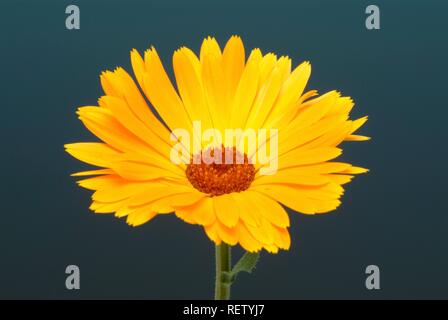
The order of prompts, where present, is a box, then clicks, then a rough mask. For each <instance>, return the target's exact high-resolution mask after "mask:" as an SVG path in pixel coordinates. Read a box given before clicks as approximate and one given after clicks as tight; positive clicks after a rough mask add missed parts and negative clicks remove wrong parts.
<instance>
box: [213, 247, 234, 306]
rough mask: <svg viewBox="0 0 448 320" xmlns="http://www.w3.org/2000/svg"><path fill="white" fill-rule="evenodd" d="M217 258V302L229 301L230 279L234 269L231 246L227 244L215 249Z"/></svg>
mask: <svg viewBox="0 0 448 320" xmlns="http://www.w3.org/2000/svg"><path fill="white" fill-rule="evenodd" d="M215 257H216V282H215V300H229V299H230V286H231V285H232V283H231V282H232V281H231V279H230V274H231V268H232V259H231V257H232V254H231V252H230V246H229V245H228V244H225V243H221V245H219V246H216V247H215Z"/></svg>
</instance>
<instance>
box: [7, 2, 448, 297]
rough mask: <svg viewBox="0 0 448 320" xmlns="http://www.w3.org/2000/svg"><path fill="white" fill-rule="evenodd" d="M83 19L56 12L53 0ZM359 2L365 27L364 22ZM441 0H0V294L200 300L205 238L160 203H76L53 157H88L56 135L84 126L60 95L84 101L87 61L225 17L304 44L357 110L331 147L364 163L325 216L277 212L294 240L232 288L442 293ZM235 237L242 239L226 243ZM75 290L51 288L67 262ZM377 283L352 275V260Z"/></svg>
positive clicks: (299, 56) (106, 59)
mask: <svg viewBox="0 0 448 320" xmlns="http://www.w3.org/2000/svg"><path fill="white" fill-rule="evenodd" d="M69 4H77V5H78V6H79V7H80V9H81V29H80V30H79V31H69V30H66V29H65V18H66V14H65V7H66V6H67V5H69ZM368 4H377V5H378V6H379V7H380V9H381V30H377V31H369V30H367V29H366V28H365V26H364V20H365V17H366V15H365V13H364V10H365V8H366V6H367V5H368ZM447 15H448V3H447V2H446V1H436V0H432V1H423V0H421V1H406V2H404V1H398V0H395V1H374V2H371V1H355V0H351V1H348V0H345V1H330V0H328V1H316V0H307V1H299V0H298V1H143V0H142V1H137V0H133V1H92V0H90V1H60V0H58V1H56V0H55V1H31V0H30V1H19V0H15V1H2V2H1V4H0V39H1V42H0V57H1V59H0V67H1V68H0V79H1V80H0V81H1V83H0V88H1V102H0V106H1V114H0V115H1V138H2V143H1V148H2V150H1V157H0V164H1V167H0V168H1V171H0V172H1V186H0V188H1V190H0V195H1V210H0V214H1V220H0V250H1V254H0V298H38V299H44V298H45V299H46V298H63V299H78V298H85V299H90V298H138V299H157V298H158V299H169V298H193V299H208V298H211V297H212V291H213V277H214V275H213V270H214V262H213V245H212V243H211V242H210V241H209V240H208V239H207V238H206V236H205V234H204V233H203V231H202V230H201V229H200V228H199V227H197V226H192V225H188V224H185V223H183V222H181V221H180V220H178V219H176V218H175V217H174V216H160V217H157V218H156V219H154V220H153V221H151V222H150V223H148V224H145V225H144V226H142V227H139V228H131V227H129V226H128V225H126V223H125V221H124V220H119V219H117V218H114V217H113V216H112V215H94V214H92V213H91V212H90V211H89V210H88V206H89V203H90V192H89V191H87V190H83V189H81V188H79V187H77V186H76V184H75V179H74V178H72V177H69V174H70V173H72V172H75V171H79V170H80V169H83V168H85V167H86V166H84V165H82V164H81V163H80V162H79V161H77V160H75V159H73V158H71V157H70V156H69V155H67V154H65V153H64V151H63V144H64V143H68V142H78V141H89V140H93V137H92V135H91V134H89V133H88V132H87V130H85V129H84V127H83V126H82V124H81V123H80V122H79V121H78V119H77V117H76V115H75V110H76V107H78V106H81V105H88V104H95V103H96V100H97V98H98V97H99V96H100V95H101V93H102V92H101V89H100V85H99V74H100V72H101V71H102V70H105V69H113V68H114V67H116V66H124V67H125V68H126V69H127V70H130V62H129V51H130V50H131V49H132V48H134V47H135V48H137V49H139V50H140V51H141V52H142V51H143V50H144V49H146V48H147V47H149V46H150V45H151V44H153V45H155V46H156V48H157V49H158V51H159V54H160V55H161V57H162V58H163V60H164V62H165V63H166V65H167V66H168V68H169V69H170V68H171V65H170V63H171V55H172V52H173V51H174V50H175V49H177V48H178V47H180V46H181V45H186V46H188V47H190V48H192V49H194V50H195V51H198V48H199V46H200V43H201V41H202V39H203V38H204V37H205V36H207V35H213V36H216V37H217V39H218V40H219V41H220V43H224V42H225V41H226V40H227V39H228V37H229V36H230V35H232V34H239V35H241V36H242V37H243V40H244V42H245V45H246V47H247V48H248V49H252V48H254V47H260V48H261V49H262V50H263V52H268V51H273V52H276V53H278V54H280V55H281V54H286V55H289V56H290V57H292V59H293V61H294V63H295V65H296V64H297V63H299V62H300V61H302V60H310V61H311V63H312V66H313V73H312V78H311V81H310V84H309V86H308V88H315V89H318V90H319V92H321V93H322V92H325V91H328V90H331V89H338V90H341V91H342V92H343V93H344V94H346V95H350V96H352V97H353V98H354V99H355V102H356V107H355V109H354V111H353V116H354V117H359V116H363V115H369V116H370V120H369V122H368V123H367V124H366V125H365V127H364V128H363V129H362V133H364V134H366V135H369V136H372V137H373V139H372V140H371V141H370V142H367V143H347V144H346V145H345V147H344V156H343V159H344V160H347V161H350V162H353V163H355V164H358V165H362V166H365V167H368V168H370V169H371V172H370V173H369V174H367V175H362V176H360V177H358V178H357V179H355V181H354V182H353V183H351V184H349V185H348V186H347V191H346V194H345V195H344V197H343V205H342V206H341V207H340V208H339V209H338V210H337V211H336V212H333V213H330V214H326V215H319V216H305V215H300V214H295V213H292V214H291V217H292V219H291V220H292V226H291V228H290V233H291V236H292V247H291V249H290V251H288V252H281V253H280V254H278V255H270V254H267V253H266V252H263V253H262V256H261V261H260V263H259V265H258V267H257V269H256V270H255V272H254V273H253V274H252V275H250V276H248V275H246V274H244V275H242V276H240V277H239V278H238V282H237V284H236V285H235V286H234V290H233V297H234V298H237V299H239V298H241V299H243V298H244V299H263V298H265V299H309V298H331V299H345V298H357V299H377V298H386V299H389V298H448V273H447V270H448V233H447V228H448V210H447V179H448V171H447V151H446V147H447V137H448V135H447V129H446V128H447V121H448V119H447V118H448V104H447V97H446V93H447V84H448V83H447V78H446V75H447V71H448V68H447V66H448V64H447V51H448V50H447V41H446V33H447V26H448V23H447V18H446V17H447ZM238 254H240V251H239V250H238ZM69 264H76V265H78V266H79V267H80V269H81V290H79V291H68V290H66V289H65V277H66V275H65V273H64V272H65V267H66V266H67V265H69ZM370 264H375V265H378V266H379V267H380V269H381V289H380V290H378V291H368V290H366V288H365V286H364V281H365V277H366V275H365V273H364V270H365V268H366V266H367V265H370Z"/></svg>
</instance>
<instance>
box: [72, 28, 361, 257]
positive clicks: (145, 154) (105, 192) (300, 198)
mask: <svg viewBox="0 0 448 320" xmlns="http://www.w3.org/2000/svg"><path fill="white" fill-rule="evenodd" d="M131 62H132V68H133V71H134V76H135V78H136V80H137V83H138V84H136V82H135V81H134V80H133V78H132V77H131V76H130V75H129V74H128V73H127V72H126V71H125V70H124V69H122V68H117V69H116V70H115V71H106V72H104V73H102V74H101V84H102V87H103V90H104V92H105V95H104V96H102V97H101V98H100V99H99V101H98V106H85V107H81V108H79V109H78V115H79V118H80V119H81V121H82V122H83V123H84V125H85V126H86V127H87V129H88V130H90V131H91V132H92V133H93V134H95V135H96V136H97V137H98V138H99V139H100V140H101V141H102V142H86V143H72V144H67V145H66V146H65V147H66V150H67V152H68V153H70V154H71V155H72V156H74V157H75V158H77V159H79V160H81V161H84V162H86V163H88V164H91V165H94V166H97V167H99V169H96V170H92V171H84V172H79V173H76V174H74V175H75V176H93V177H89V178H83V179H82V180H80V181H79V182H78V183H79V185H80V186H82V187H84V188H87V189H90V190H93V191H94V193H93V195H92V200H93V202H92V205H91V207H90V208H91V209H92V210H93V211H95V212H98V213H114V214H115V216H117V217H127V222H128V223H129V224H130V225H132V226H138V225H141V224H143V223H145V222H147V221H149V220H151V219H152V218H154V217H155V216H156V215H158V214H166V213H175V214H176V216H177V217H179V218H181V219H182V220H184V221H186V222H188V223H191V224H198V225H201V226H203V228H204V230H205V232H206V234H207V235H208V237H209V238H210V239H211V240H212V241H213V242H215V243H216V244H220V243H221V242H225V243H227V244H230V245H236V244H240V245H241V246H242V247H243V248H244V249H246V250H247V251H250V252H255V251H259V250H261V249H263V248H264V249H266V250H267V251H269V252H277V251H278V250H279V249H289V247H290V237H289V232H288V227H289V216H288V214H287V212H286V211H285V207H289V208H291V209H292V210H294V211H297V212H301V213H305V214H316V213H325V212H329V211H332V210H334V209H336V208H337V207H338V206H339V204H340V200H339V199H340V197H341V195H342V194H343V191H344V189H343V187H342V185H344V184H346V183H347V182H349V181H350V180H351V179H352V178H353V175H354V174H358V173H363V172H366V171H367V170H366V169H363V168H360V167H355V166H352V165H351V164H348V163H343V162H336V161H334V159H335V158H337V157H338V156H339V155H340V154H341V152H342V150H341V149H340V148H338V145H339V144H341V143H342V142H343V141H362V140H367V139H368V138H367V137H364V136H360V135H356V134H354V132H355V131H356V130H357V129H358V128H360V127H361V126H362V125H363V124H364V123H365V122H366V120H367V117H363V118H360V119H357V120H350V119H349V113H350V111H351V109H352V107H353V101H352V100H351V99H350V98H349V97H343V96H341V94H340V93H339V92H337V91H330V92H328V93H325V94H323V95H321V96H317V92H316V91H314V90H311V91H307V92H305V91H304V89H305V86H306V84H307V81H308V78H309V76H310V73H311V66H310V64H309V63H308V62H304V63H302V64H300V65H299V66H297V67H296V68H294V69H293V70H291V59H290V58H288V57H286V56H282V57H280V58H278V57H277V56H276V55H274V54H272V53H268V54H265V55H263V54H262V53H261V51H260V50H259V49H254V50H252V51H251V53H250V54H249V57H248V58H247V59H246V56H245V51H244V46H243V43H242V41H241V39H240V38H239V37H237V36H233V37H231V38H230V39H229V40H228V42H227V44H226V45H225V47H224V49H223V50H221V48H220V46H219V45H218V43H217V42H216V40H215V39H214V38H210V37H209V38H206V39H205V40H204V42H203V44H202V46H201V50H200V55H199V57H198V56H197V55H196V54H195V53H194V52H193V51H191V50H190V49H188V48H185V47H182V48H180V49H178V50H176V51H175V53H174V55H173V67H174V75H175V80H176V81H175V82H176V84H177V88H175V87H174V86H173V84H172V81H171V80H170V78H169V77H168V75H167V73H166V72H165V69H164V67H163V65H162V63H161V61H160V58H159V56H158V54H157V51H156V50H155V48H151V49H148V50H147V51H146V52H145V54H144V57H142V56H141V55H140V54H139V53H138V52H137V51H136V50H132V52H131ZM232 130H233V131H232ZM251 130H252V131H251ZM263 130H264V131H263ZM229 131H230V133H231V134H228V132H229ZM205 133H206V134H205ZM205 136H206V137H205ZM229 137H230V138H229ZM227 138H228V139H227ZM247 141H248V143H245V142H247Z"/></svg>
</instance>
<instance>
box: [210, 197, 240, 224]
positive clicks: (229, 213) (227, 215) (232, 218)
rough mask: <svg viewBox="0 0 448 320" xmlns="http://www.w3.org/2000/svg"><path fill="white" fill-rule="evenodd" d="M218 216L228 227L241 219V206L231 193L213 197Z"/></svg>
mask: <svg viewBox="0 0 448 320" xmlns="http://www.w3.org/2000/svg"><path fill="white" fill-rule="evenodd" d="M212 200H213V208H214V211H215V214H216V217H217V218H218V219H219V221H221V223H222V224H224V225H225V226H227V227H234V226H235V225H236V224H237V223H238V220H239V217H240V212H239V206H238V204H237V202H236V201H235V199H234V198H233V196H232V195H231V194H223V195H220V196H215V197H213V198H212Z"/></svg>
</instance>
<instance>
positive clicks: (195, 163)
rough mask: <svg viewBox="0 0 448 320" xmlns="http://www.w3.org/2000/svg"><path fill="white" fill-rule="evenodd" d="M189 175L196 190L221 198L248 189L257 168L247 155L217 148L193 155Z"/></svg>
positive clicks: (187, 173)
mask: <svg viewBox="0 0 448 320" xmlns="http://www.w3.org/2000/svg"><path fill="white" fill-rule="evenodd" d="M186 175H187V178H188V180H189V181H190V183H191V185H192V186H193V187H195V188H196V189H197V190H199V191H201V192H204V193H207V194H210V195H212V196H219V195H222V194H225V193H231V192H240V191H244V190H246V189H247V188H249V186H250V184H251V183H252V181H253V180H254V177H255V167H254V165H253V164H251V163H249V160H248V157H247V155H246V154H242V153H241V152H239V151H237V150H236V148H235V147H233V148H224V147H222V148H215V149H208V150H206V151H205V152H204V151H202V152H200V153H199V154H197V155H194V156H193V159H192V161H191V162H190V164H188V166H187V170H186Z"/></svg>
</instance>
